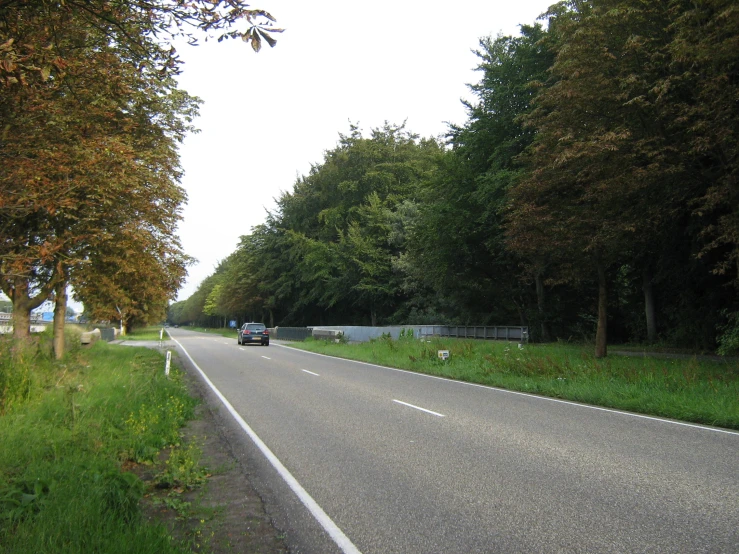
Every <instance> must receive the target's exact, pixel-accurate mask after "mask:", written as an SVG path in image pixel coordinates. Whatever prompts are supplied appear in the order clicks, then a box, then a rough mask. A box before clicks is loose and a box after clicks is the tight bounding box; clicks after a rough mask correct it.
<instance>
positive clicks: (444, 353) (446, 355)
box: [439, 350, 449, 361]
mask: <svg viewBox="0 0 739 554" xmlns="http://www.w3.org/2000/svg"><path fill="white" fill-rule="evenodd" d="M439 359H440V360H445V361H446V360H448V359H449V350H439Z"/></svg>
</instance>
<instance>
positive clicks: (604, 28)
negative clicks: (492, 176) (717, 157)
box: [508, 0, 700, 357]
mask: <svg viewBox="0 0 739 554" xmlns="http://www.w3.org/2000/svg"><path fill="white" fill-rule="evenodd" d="M664 8H665V6H664V5H662V4H661V3H644V2H639V1H636V0H633V1H632V0H600V1H593V2H563V3H560V4H559V5H558V6H557V7H556V8H555V10H554V11H552V12H550V15H551V16H552V17H553V20H552V21H553V22H552V25H551V27H550V29H551V31H550V32H551V33H552V35H553V37H554V39H553V40H554V44H555V48H556V51H557V58H556V61H555V63H554V65H553V66H552V70H551V72H552V82H551V86H549V87H548V88H546V89H545V90H544V91H542V93H541V94H540V95H539V96H538V98H537V108H536V110H534V111H533V112H532V113H531V114H530V115H529V116H527V118H526V120H527V122H528V123H529V124H530V125H531V126H532V127H533V128H534V129H535V130H536V133H537V135H536V137H537V138H536V141H535V143H534V145H533V147H532V148H531V149H530V150H529V152H528V154H527V155H526V158H525V161H526V163H527V164H528V167H529V168H531V173H530V174H529V176H528V177H527V178H526V179H524V180H523V181H522V182H521V183H520V184H519V185H518V186H516V187H514V188H512V189H511V192H510V212H509V214H510V218H509V222H510V223H509V230H508V233H509V234H508V236H509V242H510V244H511V246H512V247H513V248H516V249H517V250H519V251H522V252H525V253H527V255H529V256H537V255H538V256H552V257H553V258H554V260H555V261H556V267H557V270H558V277H557V278H558V279H560V280H562V281H569V282H577V281H583V280H586V279H589V278H590V277H591V276H596V277H597V281H598V288H599V301H598V331H597V335H596V356H599V357H601V356H605V355H606V351H607V350H606V345H607V334H606V328H607V317H608V316H607V306H608V296H607V294H608V292H607V291H608V283H607V280H608V279H607V274H608V270H609V268H611V267H616V266H618V265H621V264H624V263H631V264H633V265H637V266H639V265H641V266H642V267H643V270H644V272H643V275H644V297H645V304H646V306H647V309H646V312H647V313H650V312H651V313H653V304H652V305H651V306H650V303H651V302H652V300H651V298H652V295H651V277H650V274H651V272H652V271H653V268H652V267H650V265H649V262H650V260H652V259H654V258H655V255H656V254H658V253H660V252H661V251H662V245H663V244H664V243H665V242H666V240H667V237H668V236H669V235H671V234H674V233H678V232H680V229H679V228H678V227H677V224H678V223H679V222H682V221H684V218H683V215H684V214H685V212H686V210H687V209H688V206H689V204H690V202H691V199H692V198H695V195H696V191H697V190H699V188H700V184H699V183H698V182H697V181H696V180H695V179H693V178H691V169H690V164H689V163H688V164H686V158H685V156H684V154H685V144H686V142H685V135H684V131H685V130H686V127H685V121H686V117H685V115H686V114H685V112H683V111H682V109H681V107H680V102H679V101H677V100H679V99H680V97H681V96H682V95H684V94H686V93H688V94H690V93H689V92H688V91H686V90H685V89H684V86H683V85H684V83H682V82H681V79H680V78H679V77H678V76H677V75H675V74H674V73H673V70H672V67H671V65H672V61H671V60H672V54H671V49H672V48H673V45H674V41H675V38H676V33H678V28H677V26H676V25H675V23H676V21H677V20H678V19H679V14H681V13H683V12H684V10H686V9H688V5H687V4H686V3H682V2H671V3H670V4H669V6H668V9H664ZM594 44H597V45H599V47H598V48H597V49H594V48H593V45H594ZM650 318H651V316H650ZM653 325H654V321H651V322H650V323H649V325H648V326H653ZM650 335H651V336H654V333H653V330H652V331H651V332H650Z"/></svg>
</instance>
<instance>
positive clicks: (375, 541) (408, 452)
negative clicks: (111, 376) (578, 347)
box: [170, 329, 739, 553]
mask: <svg viewBox="0 0 739 554" xmlns="http://www.w3.org/2000/svg"><path fill="white" fill-rule="evenodd" d="M170 334H171V335H172V337H173V338H174V339H176V340H177V341H178V342H179V343H180V344H181V346H182V347H183V348H184V349H186V350H187V353H188V355H189V356H190V357H191V359H192V361H193V362H194V363H195V364H197V366H198V367H199V368H200V370H201V371H202V372H203V373H204V374H205V375H207V378H208V379H209V380H210V382H211V383H212V384H213V386H214V387H215V388H217V389H218V390H219V391H220V393H221V394H222V395H223V397H225V399H227V401H228V402H229V403H230V405H231V406H233V409H234V410H235V411H236V412H238V414H239V415H240V417H241V418H243V420H244V421H245V422H246V424H247V425H248V427H249V428H250V429H251V430H252V431H253V433H255V434H256V435H258V437H259V438H260V439H261V441H263V443H264V444H265V445H266V447H267V448H268V449H269V450H270V451H271V452H272V453H273V454H274V456H275V457H276V458H277V459H278V460H279V463H281V464H282V466H284V468H285V470H286V471H287V472H289V474H290V475H291V476H292V477H293V478H294V479H295V480H296V482H297V483H299V486H300V487H302V490H304V491H305V493H307V495H308V497H309V498H311V499H312V500H313V501H315V503H316V504H317V505H318V506H319V507H320V509H321V510H322V512H323V513H325V515H326V517H327V520H328V521H329V522H331V524H335V526H336V528H337V529H338V530H339V533H340V536H343V537H345V539H346V541H350V542H345V543H342V544H343V546H341V547H338V546H335V545H333V544H331V543H330V539H326V536H328V535H325V534H324V535H325V536H323V537H322V538H319V539H317V541H316V542H311V541H312V539H310V538H308V539H306V538H305V537H303V538H300V537H297V535H299V534H300V532H301V531H300V529H301V527H300V525H299V524H298V523H296V522H297V521H298V520H299V519H300V518H301V517H304V516H298V515H293V516H290V515H288V516H286V518H287V521H281V522H280V523H281V525H284V526H286V527H287V528H288V540H289V541H290V540H291V537H294V538H295V539H296V544H297V545H299V548H300V549H301V550H303V551H306V552H307V551H313V552H324V551H326V548H327V546H326V544H327V543H328V544H331V546H330V547H331V548H334V549H336V551H341V549H342V548H343V550H344V551H347V552H348V551H352V548H356V550H359V551H361V552H364V553H371V552H378V553H379V552H382V553H386V552H387V553H393V552H398V553H420V552H423V553H432V552H438V553H453V552H464V553H472V552H587V553H591V552H676V553H677V552H680V553H682V552H727V553H731V552H739V456H738V454H739V434H737V433H733V432H727V431H724V430H717V429H709V428H705V427H700V426H690V425H685V424H679V423H676V422H669V421H664V420H658V419H655V418H645V417H640V416H635V415H632V414H624V413H621V412H615V411H610V410H602V409H598V408H592V407H587V406H582V405H577V404H573V403H567V402H560V401H556V400H550V399H544V398H539V397H534V396H529V395H522V394H516V393H511V392H507V391H501V390H498V389H492V388H489V387H480V386H475V385H470V384H465V383H458V382H453V381H447V380H443V379H437V378H433V377H428V376H423V375H417V374H413V373H409V372H404V371H397V370H392V369H388V368H382V367H378V366H374V365H370V364H362V363H358V362H351V361H346V360H339V359H335V358H330V357H325V356H319V355H315V354H310V353H306V352H302V351H298V350H295V349H291V348H287V347H284V346H282V345H279V344H276V343H274V342H273V344H272V345H271V346H269V347H260V346H238V345H237V343H236V339H235V337H234V338H233V339H232V340H229V339H225V338H222V337H217V336H208V335H206V334H199V333H192V332H188V331H185V330H182V329H172V330H170ZM738 401H739V400H738ZM286 490H287V489H286ZM286 494H288V495H293V494H294V493H292V492H290V491H289V490H288V492H287V493H286ZM292 501H293V502H295V500H294V499H293V500H292ZM286 502H289V500H286ZM296 511H297V510H295V509H294V508H293V509H292V513H293V514H295V512H296ZM286 513H288V514H289V513H290V512H289V510H288V512H286ZM293 519H294V520H295V521H292V520H293ZM342 533H343V535H341V534H342ZM321 541H323V542H321ZM347 545H348V546H347Z"/></svg>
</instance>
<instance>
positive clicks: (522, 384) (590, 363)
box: [291, 337, 739, 429]
mask: <svg viewBox="0 0 739 554" xmlns="http://www.w3.org/2000/svg"><path fill="white" fill-rule="evenodd" d="M291 346H294V347H296V348H301V349H305V350H310V351H312V352H319V353H322V354H328V355H331V356H337V357H341V358H348V359H353V360H360V361H365V362H370V363H373V364H378V365H383V366H389V367H395V368H400V369H407V370H410V371H416V372H419V373H426V374H429V375H436V376H439V377H446V378H449V379H456V380H460V381H468V382H471V383H479V384H483V385H489V386H494V387H501V388H505V389H509V390H514V391H520V392H527V393H532V394H538V395H543V396H549V397H554V398H561V399H565V400H572V401H576V402H583V403H587V404H594V405H597V406H603V407H608V408H615V409H620V410H627V411H632V412H638V413H643V414H649V415H655V416H661V417H667V418H672V419H679V420H683V421H689V422H695V423H703V424H707V425H715V426H719V427H726V428H730V429H739V364H738V363H737V362H736V361H735V360H731V361H727V362H715V361H710V360H700V359H698V358H696V357H693V358H689V359H670V358H650V357H627V356H618V355H614V354H610V355H609V356H608V357H607V358H604V359H596V358H595V357H594V356H593V348H592V346H582V345H572V344H564V343H558V344H542V345H539V344H527V345H521V346H519V345H518V344H517V343H510V342H494V341H472V340H460V339H439V338H435V339H431V340H425V341H420V340H417V339H414V338H412V337H401V338H400V339H399V340H392V339H389V338H383V339H377V340H374V341H372V342H368V343H360V344H341V343H331V342H325V341H316V340H311V339H309V340H307V341H305V342H302V343H291ZM439 350H448V351H449V354H450V357H449V359H448V360H446V361H443V360H440V359H439V358H438V351H439Z"/></svg>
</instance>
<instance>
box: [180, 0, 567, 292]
mask: <svg viewBox="0 0 739 554" xmlns="http://www.w3.org/2000/svg"><path fill="white" fill-rule="evenodd" d="M552 3H554V2H553V1H552V0H518V1H500V0H487V1H484V0H457V1H456V2H454V3H444V2H440V1H438V0H424V1H420V0H394V1H390V0H375V1H373V2H356V3H355V2H350V1H347V0H311V1H305V0H304V1H297V0H264V1H262V0H254V1H253V2H252V7H255V8H262V9H266V10H267V11H269V12H270V13H271V14H272V15H273V16H274V17H275V18H277V25H278V26H279V27H283V28H285V29H286V30H285V32H284V33H282V34H281V35H276V38H277V40H278V43H277V46H275V48H273V49H272V48H269V47H268V46H267V45H266V44H265V45H264V47H263V49H262V51H261V52H260V53H259V54H255V53H254V52H252V50H251V47H250V46H248V45H247V44H245V43H243V42H241V41H234V40H230V41H224V42H221V43H220V44H219V43H216V41H211V42H208V43H207V44H202V45H201V46H198V47H188V46H186V45H183V46H182V47H180V48H178V51H179V53H180V56H181V58H182V59H183V60H184V62H185V65H184V71H183V74H182V75H181V78H180V85H181V87H182V88H184V89H185V90H187V91H188V92H189V93H190V94H193V95H196V96H199V97H200V98H202V99H203V100H204V101H205V104H204V105H203V106H202V108H201V117H200V118H199V119H198V120H197V121H196V125H197V126H198V127H199V128H200V129H201V133H199V134H197V135H192V136H191V137H189V138H188V139H187V140H186V142H185V144H184V145H183V146H182V148H181V156H182V165H183V167H184V169H185V172H186V173H185V177H184V179H183V181H182V185H183V186H184V188H185V189H186V191H187V194H188V196H189V202H188V206H187V207H186V208H185V210H184V213H183V215H184V221H183V222H182V223H181V225H180V238H181V240H182V245H183V248H184V250H185V252H187V253H188V254H189V255H191V256H194V257H195V258H197V259H198V260H199V262H198V264H197V265H195V266H192V267H191V268H190V271H189V278H188V280H187V283H186V285H185V286H184V287H183V288H182V290H181V291H180V294H179V299H180V300H184V299H186V298H187V297H189V296H190V295H191V294H192V293H193V292H194V291H195V290H196V289H197V286H198V285H199V284H200V282H201V281H202V280H203V279H204V278H205V277H207V276H208V275H210V274H211V273H212V272H213V270H214V268H215V266H216V265H217V263H218V262H219V261H220V260H223V259H224V258H225V257H227V256H228V255H229V254H231V253H232V252H233V251H234V250H235V249H236V246H237V244H238V241H239V237H240V236H241V235H244V234H248V233H249V232H250V230H251V228H252V227H253V226H255V225H258V224H260V223H263V222H264V219H265V209H271V208H273V207H274V200H273V199H274V198H276V197H278V196H279V195H280V193H281V191H291V190H292V186H293V184H294V183H295V180H296V177H297V176H298V175H304V174H307V172H308V171H309V169H310V166H311V164H314V163H320V162H321V161H322V160H323V153H324V152H325V151H326V150H329V149H332V148H333V147H334V146H335V145H336V143H337V140H338V134H339V133H348V130H349V121H350V120H351V121H352V122H354V123H359V126H360V128H361V129H363V130H364V131H365V133H366V134H368V132H369V130H370V129H371V128H374V127H379V126H381V125H382V124H383V122H384V121H385V120H387V121H389V122H390V123H397V124H400V123H402V122H403V121H404V120H407V125H406V128H407V129H408V130H409V131H412V132H414V133H417V134H419V135H421V136H438V135H441V134H443V133H444V132H445V130H446V128H447V126H446V123H445V122H453V123H463V122H464V121H465V119H466V114H465V111H464V108H463V106H462V104H461V102H460V99H461V98H463V97H464V98H469V97H470V95H469V93H468V89H467V86H466V85H467V84H468V83H476V82H477V81H479V77H480V74H479V73H476V72H474V71H473V69H474V68H475V67H476V66H477V64H478V58H477V57H476V56H475V55H474V54H473V53H472V52H471V51H472V50H473V49H476V48H477V46H478V40H479V38H480V37H484V36H491V35H492V36H495V35H497V34H498V33H503V34H504V35H517V34H518V26H519V25H520V24H531V23H533V22H534V21H535V20H536V18H537V16H538V15H539V14H541V13H542V12H544V11H546V9H547V8H548V6H549V5H550V4H552ZM366 134H365V136H366Z"/></svg>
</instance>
